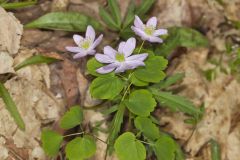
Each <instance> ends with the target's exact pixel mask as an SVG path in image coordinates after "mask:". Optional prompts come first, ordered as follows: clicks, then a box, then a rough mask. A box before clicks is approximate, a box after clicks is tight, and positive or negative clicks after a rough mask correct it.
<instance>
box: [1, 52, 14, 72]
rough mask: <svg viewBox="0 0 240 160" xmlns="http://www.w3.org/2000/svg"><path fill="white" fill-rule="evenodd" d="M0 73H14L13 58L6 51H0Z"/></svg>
mask: <svg viewBox="0 0 240 160" xmlns="http://www.w3.org/2000/svg"><path fill="white" fill-rule="evenodd" d="M0 66H1V67H0V74H5V73H14V72H15V71H14V69H13V58H12V57H11V56H10V55H9V54H8V53H6V52H0Z"/></svg>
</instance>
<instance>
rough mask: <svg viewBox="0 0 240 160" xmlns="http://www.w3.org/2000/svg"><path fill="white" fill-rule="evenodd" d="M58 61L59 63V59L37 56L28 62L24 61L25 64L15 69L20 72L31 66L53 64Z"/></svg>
mask: <svg viewBox="0 0 240 160" xmlns="http://www.w3.org/2000/svg"><path fill="white" fill-rule="evenodd" d="M56 61H59V59H55V58H52V57H47V56H43V55H35V56H32V57H29V58H27V59H26V60H24V61H23V62H21V63H20V64H18V65H17V66H16V67H14V69H15V70H16V71H17V70H19V69H21V68H23V67H26V66H29V65H34V64H41V63H53V62H56Z"/></svg>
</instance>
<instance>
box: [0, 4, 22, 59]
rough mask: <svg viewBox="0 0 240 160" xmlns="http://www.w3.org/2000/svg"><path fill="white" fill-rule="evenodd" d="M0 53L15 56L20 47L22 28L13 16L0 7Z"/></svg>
mask: <svg viewBox="0 0 240 160" xmlns="http://www.w3.org/2000/svg"><path fill="white" fill-rule="evenodd" d="M0 24H1V27H0V37H1V38H0V51H6V52H8V53H9V54H11V55H12V54H16V53H17V52H18V49H19V47H20V39H21V35H22V32H23V26H22V25H21V24H20V22H19V21H18V20H17V19H16V18H15V17H14V16H13V14H12V13H8V12H6V11H5V10H4V9H3V8H2V7H0Z"/></svg>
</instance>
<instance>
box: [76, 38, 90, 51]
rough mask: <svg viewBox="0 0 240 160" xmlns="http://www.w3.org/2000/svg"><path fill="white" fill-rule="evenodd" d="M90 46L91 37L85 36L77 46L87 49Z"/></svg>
mask: <svg viewBox="0 0 240 160" xmlns="http://www.w3.org/2000/svg"><path fill="white" fill-rule="evenodd" d="M90 46H91V39H89V38H86V39H84V40H82V41H80V43H79V47H80V48H83V49H85V50H86V49H88V48H89V47H90Z"/></svg>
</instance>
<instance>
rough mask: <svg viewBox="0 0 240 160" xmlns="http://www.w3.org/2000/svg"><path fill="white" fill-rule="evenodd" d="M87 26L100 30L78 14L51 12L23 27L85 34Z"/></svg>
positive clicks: (90, 20) (99, 25)
mask: <svg viewBox="0 0 240 160" xmlns="http://www.w3.org/2000/svg"><path fill="white" fill-rule="evenodd" d="M88 25H92V26H93V28H95V29H97V30H102V26H101V24H100V23H99V22H98V21H96V20H94V19H92V18H90V17H88V16H86V15H83V14H81V13H78V12H52V13H47V14H45V15H43V16H42V17H40V18H38V19H36V20H34V21H33V22H30V23H28V24H26V25H25V27H26V28H43V29H52V30H64V31H70V32H85V31H86V28H87V26H88Z"/></svg>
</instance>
